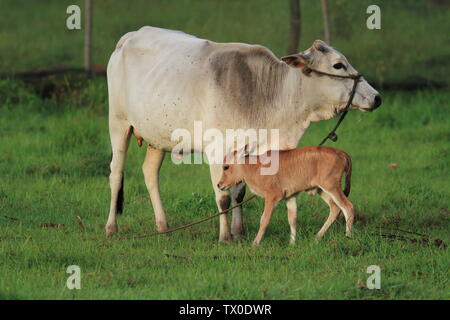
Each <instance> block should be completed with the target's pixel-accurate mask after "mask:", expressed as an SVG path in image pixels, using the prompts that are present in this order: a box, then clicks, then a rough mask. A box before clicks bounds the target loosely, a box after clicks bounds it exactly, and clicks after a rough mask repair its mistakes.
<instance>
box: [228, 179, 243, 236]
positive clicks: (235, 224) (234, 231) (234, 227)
mask: <svg viewBox="0 0 450 320" xmlns="http://www.w3.org/2000/svg"><path fill="white" fill-rule="evenodd" d="M230 195H231V205H232V206H234V205H236V204H238V203H240V202H242V200H244V197H245V183H241V184H239V185H237V186H236V187H233V188H231V190H230ZM232 211H233V218H232V219H231V235H232V236H233V239H239V238H242V237H243V236H244V224H243V221H242V206H239V207H236V208H234V209H233V210H232Z"/></svg>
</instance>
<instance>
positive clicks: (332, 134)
mask: <svg viewBox="0 0 450 320" xmlns="http://www.w3.org/2000/svg"><path fill="white" fill-rule="evenodd" d="M309 70H311V71H313V72H316V73H318V74H323V75H327V76H330V77H336V78H346V79H353V81H354V82H353V87H352V91H351V92H350V98H349V99H348V101H347V105H346V106H345V108H344V111H343V113H342V115H341V117H340V118H339V120H338V122H337V123H336V125H335V126H334V128H333V130H331V131H330V133H328V135H327V136H326V137H325V138H324V139H323V140H322V142H321V143H319V146H321V145H323V144H324V143H325V142H326V141H327V140H328V139H330V140H331V141H333V142H336V141H337V139H338V135H337V134H336V130H337V129H338V128H339V126H340V125H341V123H342V121H344V119H345V116H346V115H347V113H348V110H349V109H350V106H351V104H352V102H353V97H354V96H355V93H356V88H357V86H358V82H359V79H361V77H362V74H360V73H358V74H357V75H352V76H341V75H336V74H332V73H326V72H322V71H317V70H314V69H309Z"/></svg>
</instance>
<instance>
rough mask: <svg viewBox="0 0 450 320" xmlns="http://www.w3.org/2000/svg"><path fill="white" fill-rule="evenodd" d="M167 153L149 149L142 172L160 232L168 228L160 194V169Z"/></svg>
mask: <svg viewBox="0 0 450 320" xmlns="http://www.w3.org/2000/svg"><path fill="white" fill-rule="evenodd" d="M164 155H165V152H164V151H162V150H158V149H155V148H152V147H150V146H148V147H147V154H146V155H145V160H144V163H143V164H142V172H143V173H144V179H145V185H146V186H147V190H148V193H149V194H150V199H151V201H152V206H153V211H154V212H155V223H156V228H157V230H158V231H159V232H165V231H167V230H168V228H167V220H166V215H165V213H164V210H163V206H162V203H161V196H160V194H159V169H160V168H161V165H162V162H163V160H164Z"/></svg>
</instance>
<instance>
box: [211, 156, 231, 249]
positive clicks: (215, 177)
mask: <svg viewBox="0 0 450 320" xmlns="http://www.w3.org/2000/svg"><path fill="white" fill-rule="evenodd" d="M209 170H210V173H211V182H212V185H213V188H214V193H215V195H216V203H217V208H218V209H219V211H223V210H226V209H228V208H229V207H230V204H231V197H230V192H229V191H222V190H220V189H219V188H218V187H217V184H218V183H219V180H220V177H221V175H222V166H221V165H217V164H210V165H209ZM229 240H231V235H230V231H229V229H228V222H227V214H222V215H220V232H219V241H220V242H226V241H229Z"/></svg>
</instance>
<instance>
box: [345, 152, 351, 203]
mask: <svg viewBox="0 0 450 320" xmlns="http://www.w3.org/2000/svg"><path fill="white" fill-rule="evenodd" d="M345 162H346V163H345V168H344V170H345V189H344V194H345V196H346V197H348V195H349V194H350V188H351V184H352V159H351V158H350V156H349V155H348V154H347V153H345Z"/></svg>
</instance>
